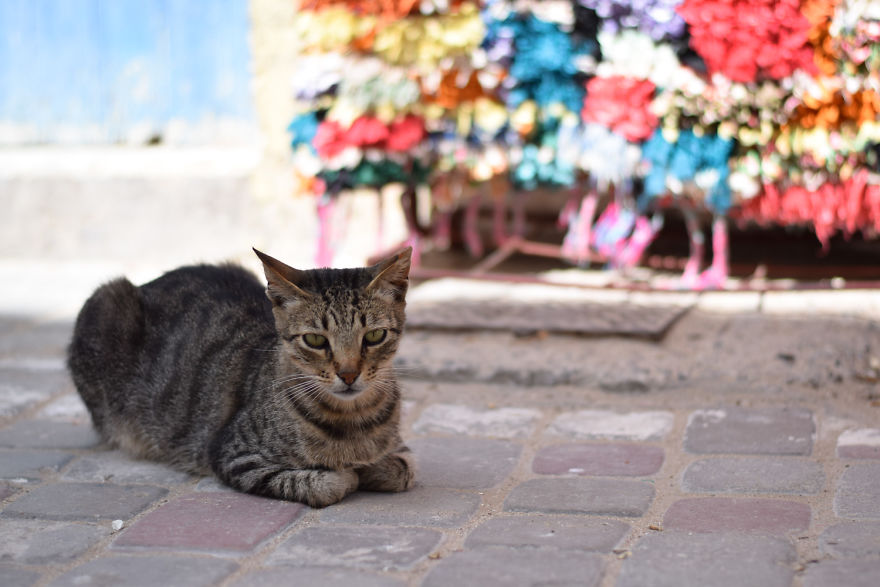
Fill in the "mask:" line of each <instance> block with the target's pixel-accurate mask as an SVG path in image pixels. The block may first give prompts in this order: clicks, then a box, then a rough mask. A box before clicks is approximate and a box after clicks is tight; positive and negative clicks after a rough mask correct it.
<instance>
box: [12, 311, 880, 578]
mask: <svg viewBox="0 0 880 587" xmlns="http://www.w3.org/2000/svg"><path fill="white" fill-rule="evenodd" d="M744 324H745V325H746V326H743V325H744ZM749 325H750V326H749ZM747 326H748V327H747ZM69 331H70V324H69V322H63V321H62V322H44V321H32V320H27V319H24V318H14V317H6V318H3V319H0V479H2V481H0V585H5V586H18V585H32V584H49V585H175V586H176V585H184V586H188V585H215V584H223V585H234V586H245V585H284V584H297V585H300V584H302V585H313V584H314V585H327V586H332V585H346V586H347V587H350V586H352V585H358V586H361V585H370V586H372V585H382V586H385V585H428V586H446V585H456V586H457V587H461V586H464V585H481V586H482V585H538V584H541V585H544V584H554V585H556V584H558V585H587V586H589V585H618V586H620V587H630V586H644V585H669V586H676V587H682V586H684V587H686V586H691V585H692V586H706V585H761V586H776V585H779V586H789V585H793V586H801V585H802V586H807V587H818V586H822V585H829V586H833V587H844V586H862V585H864V586H869V585H870V586H875V585H877V584H878V577H880V405H878V404H880V401H878V394H877V383H876V381H877V374H878V369H880V362H878V360H877V358H876V357H877V356H878V354H880V338H878V328H877V325H876V323H875V322H873V321H871V320H870V319H867V318H865V319H858V320H848V319H847V320H844V319H837V318H828V319H821V320H820V319H816V318H815V317H814V318H813V319H811V320H799V319H794V318H785V319H781V318H773V317H770V316H766V315H762V314H760V313H758V314H754V313H753V314H748V315H745V316H736V317H734V316H731V315H726V316H720V317H719V316H716V315H712V314H708V313H704V312H702V311H699V310H692V311H690V312H689V313H688V314H687V315H686V316H685V317H684V318H682V319H681V320H680V321H679V322H678V323H676V325H675V326H674V328H673V329H672V331H671V332H670V333H668V334H667V336H666V338H665V339H664V340H663V341H659V342H650V341H634V340H621V339H608V338H599V339H589V338H576V337H566V336H549V337H548V336H543V335H542V334H541V333H533V334H531V335H522V333H521V335H520V336H516V337H515V336H513V335H510V334H506V333H492V334H489V333H472V334H468V333H444V334H441V333H435V332H413V333H410V335H409V338H410V340H409V341H408V344H407V346H406V350H405V352H403V353H402V356H401V365H402V367H401V371H402V374H403V377H404V386H405V389H406V398H407V400H406V404H405V416H404V433H405V436H406V437H407V439H408V442H409V444H410V445H411V447H412V448H413V450H414V452H415V454H416V455H417V458H418V461H419V463H420V472H419V475H418V484H417V486H416V487H415V488H414V489H413V490H412V491H410V492H407V493H403V494H393V495H390V494H376V493H365V492H358V493H355V494H353V495H351V496H349V497H348V498H346V499H345V500H344V501H343V502H342V503H340V504H338V505H335V506H331V507H328V508H326V509H322V510H313V509H310V508H308V507H304V506H302V505H300V504H295V503H287V502H280V501H274V500H269V499H263V498H257V497H252V496H249V495H243V494H240V493H236V492H232V491H229V490H227V489H225V488H223V487H222V486H220V485H219V484H218V483H216V482H215V481H213V480H212V479H199V478H195V477H192V476H189V475H186V474H182V473H179V472H176V471H173V470H171V469H169V468H166V467H164V466H161V465H158V464H153V463H147V462H140V461H134V460H131V459H129V458H127V457H125V456H123V455H122V454H120V453H119V452H117V451H113V450H109V449H107V448H106V447H102V446H99V445H97V444H96V442H97V438H96V436H95V434H94V433H93V431H92V429H91V426H90V422H89V419H88V416H87V414H86V413H85V411H84V408H83V406H82V404H81V403H80V401H79V400H78V398H77V396H76V393H75V391H74V390H73V387H72V384H71V382H70V380H69V378H68V376H67V374H66V373H65V371H64V366H63V352H64V347H65V345H66V343H67V339H68V336H69ZM747 333H752V335H751V337H750V335H749V334H747ZM835 337H839V340H838V338H835ZM759 339H760V341H763V342H760V341H759ZM762 345H763V346H762ZM773 345H776V346H773ZM823 349H824V350H823ZM456 350H457V354H456ZM493 358H495V359H496V360H497V362H498V363H499V364H504V365H506V366H505V367H504V369H503V370H487V369H486V368H485V362H486V361H491V360H492V359H493ZM432 365H433V367H432ZM658 365H666V368H665V369H661V368H659V367H658ZM623 370H628V371H629V372H630V373H635V374H636V375H637V376H638V377H639V380H638V381H639V382H640V385H625V384H624V385H603V382H605V383H608V382H609V381H611V382H612V383H613V382H618V383H620V381H624V382H625V381H626V378H625V377H623V378H622V376H621V374H620V373H619V371H623ZM616 371H617V372H616ZM536 372H538V373H539V374H541V373H543V375H540V376H533V375H534V373H536ZM548 373H549V374H552V373H567V374H568V375H567V376H566V377H565V378H559V379H554V378H553V377H551V376H549V375H548ZM588 373H599V374H600V375H599V376H596V377H594V378H592V379H591V378H590V376H588ZM579 374H580V375H579Z"/></svg>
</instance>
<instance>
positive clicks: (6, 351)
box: [0, 319, 73, 358]
mask: <svg viewBox="0 0 880 587" xmlns="http://www.w3.org/2000/svg"><path fill="white" fill-rule="evenodd" d="M72 333H73V324H72V323H71V322H66V321H60V322H58V321H51V322H36V321H33V320H21V319H4V321H3V323H0V356H2V357H13V358H22V357H47V356H48V357H63V356H64V352H65V349H66V348H67V344H68V343H69V342H70V336H71V334H72Z"/></svg>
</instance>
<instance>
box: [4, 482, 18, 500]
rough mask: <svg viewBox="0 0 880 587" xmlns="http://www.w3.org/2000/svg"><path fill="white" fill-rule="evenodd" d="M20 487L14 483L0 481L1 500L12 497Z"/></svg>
mask: <svg viewBox="0 0 880 587" xmlns="http://www.w3.org/2000/svg"><path fill="white" fill-rule="evenodd" d="M20 489H21V488H20V487H17V486H15V485H13V484H12V483H6V482H0V501H3V500H4V499H6V498H7V497H12V496H13V495H15V494H16V493H18V492H19V490H20Z"/></svg>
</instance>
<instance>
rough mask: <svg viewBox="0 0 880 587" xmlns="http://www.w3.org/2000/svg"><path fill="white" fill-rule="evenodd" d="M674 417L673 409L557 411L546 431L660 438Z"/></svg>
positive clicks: (615, 437) (613, 437)
mask: <svg viewBox="0 0 880 587" xmlns="http://www.w3.org/2000/svg"><path fill="white" fill-rule="evenodd" d="M674 419H675V418H674V416H673V414H672V412H664V411H647V412H625V413H618V412H612V411H608V410H581V411H578V412H568V413H565V414H560V415H559V416H557V417H556V419H555V420H553V422H552V423H551V424H550V427H549V428H548V432H549V433H550V434H556V435H559V436H570V437H574V438H581V439H607V440H631V441H645V440H660V439H662V438H664V437H665V436H666V435H667V434H669V431H670V430H672V423H673V421H674Z"/></svg>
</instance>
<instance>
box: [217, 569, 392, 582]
mask: <svg viewBox="0 0 880 587" xmlns="http://www.w3.org/2000/svg"><path fill="white" fill-rule="evenodd" d="M272 585H316V586H317V585H319V586H320V587H404V586H405V585H406V583H405V582H404V581H401V580H399V579H394V578H392V577H383V576H382V575H378V574H376V575H373V574H369V573H365V572H364V571H363V570H356V571H355V570H352V569H331V568H327V567H317V568H311V567H285V568H274V569H262V570H259V571H254V572H252V573H248V574H247V575H244V576H242V577H240V578H238V579H237V580H235V581H233V582H232V587H270V586H272Z"/></svg>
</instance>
